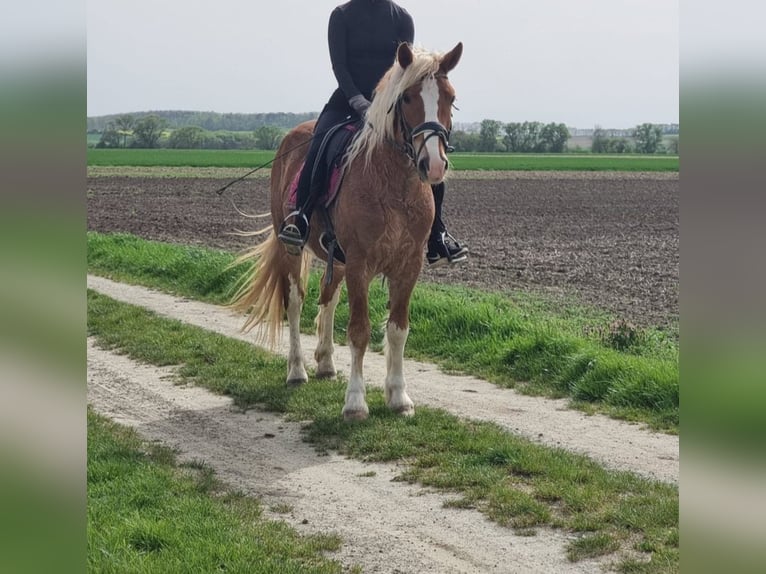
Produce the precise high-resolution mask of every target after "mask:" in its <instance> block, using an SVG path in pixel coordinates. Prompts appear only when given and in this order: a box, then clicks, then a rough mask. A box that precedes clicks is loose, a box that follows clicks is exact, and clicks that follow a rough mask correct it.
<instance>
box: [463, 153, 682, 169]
mask: <svg viewBox="0 0 766 574" xmlns="http://www.w3.org/2000/svg"><path fill="white" fill-rule="evenodd" d="M449 158H450V166H451V167H452V169H455V170H457V171H461V170H498V171H668V172H677V171H678V165H679V159H678V156H668V155H606V154H587V153H585V154H573V155H569V154H521V153H519V154H494V153H491V154H490V153H453V154H451V155H450V156H449Z"/></svg>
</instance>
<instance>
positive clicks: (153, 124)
mask: <svg viewBox="0 0 766 574" xmlns="http://www.w3.org/2000/svg"><path fill="white" fill-rule="evenodd" d="M163 114H165V117H163V116H161V115H159V114H154V113H152V114H148V115H143V116H134V115H132V114H121V115H115V116H102V118H88V122H89V126H90V125H91V121H92V120H93V121H94V122H95V120H97V119H103V118H109V119H108V121H106V123H105V124H104V126H103V129H102V130H96V129H95V128H94V129H93V130H90V131H91V132H93V131H96V132H97V133H100V135H101V137H100V139H99V141H98V143H97V144H96V147H99V148H127V147H135V148H158V147H166V148H175V149H263V150H274V149H277V147H279V144H280V142H281V141H282V138H283V137H284V135H285V134H286V133H287V131H288V130H289V129H291V128H293V127H295V126H296V125H298V124H299V123H301V122H303V121H306V120H308V119H313V118H314V117H316V114H216V113H214V112H163ZM234 116H237V117H238V118H239V120H238V121H234V119H233V118H234ZM251 116H252V117H251ZM169 118H170V119H169ZM194 118H197V119H201V120H207V121H206V122H202V123H205V124H206V125H208V126H211V125H212V126H215V127H217V126H220V125H228V126H230V127H233V128H241V127H242V126H243V125H255V124H254V123H253V122H255V123H259V122H265V121H268V119H269V118H272V119H275V118H278V119H279V123H282V124H287V125H276V124H271V123H261V125H258V126H256V127H254V128H253V129H230V130H224V129H216V130H212V129H209V128H206V127H205V126H203V125H179V124H180V123H184V122H187V121H191V120H192V119H194ZM243 118H246V120H247V121H246V122H245V124H243V123H241V120H243ZM256 118H257V119H256ZM228 120H231V122H229V121H228ZM275 121H276V120H275ZM94 125H95V123H94ZM607 133H608V132H607V131H606V130H603V129H602V128H600V127H599V126H596V128H595V130H594V132H593V136H592V138H591V146H590V151H591V152H592V153H614V154H620V153H640V154H659V153H670V154H678V136H673V137H671V138H664V137H663V136H664V134H663V128H662V126H660V125H657V124H650V123H644V124H641V125H638V126H636V127H635V128H634V129H633V130H631V132H630V137H613V136H608V135H607ZM570 137H571V135H570V132H569V129H568V128H567V127H566V125H564V124H562V123H555V122H552V123H549V124H543V123H542V122H510V123H503V122H500V121H497V120H491V119H485V120H483V121H482V122H481V125H480V129H479V131H478V132H468V131H462V130H454V131H453V132H452V133H451V134H450V144H451V145H452V146H453V147H454V149H455V151H458V152H506V153H563V152H566V151H568V148H567V142H568V140H569V139H570Z"/></svg>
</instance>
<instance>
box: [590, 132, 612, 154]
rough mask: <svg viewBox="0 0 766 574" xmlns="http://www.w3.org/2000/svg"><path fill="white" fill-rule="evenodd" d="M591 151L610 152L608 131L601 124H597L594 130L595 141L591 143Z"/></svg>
mask: <svg viewBox="0 0 766 574" xmlns="http://www.w3.org/2000/svg"><path fill="white" fill-rule="evenodd" d="M590 151H592V152H593V153H608V152H609V138H608V137H606V133H605V132H604V130H603V129H601V126H596V129H595V130H593V141H592V142H591V144H590Z"/></svg>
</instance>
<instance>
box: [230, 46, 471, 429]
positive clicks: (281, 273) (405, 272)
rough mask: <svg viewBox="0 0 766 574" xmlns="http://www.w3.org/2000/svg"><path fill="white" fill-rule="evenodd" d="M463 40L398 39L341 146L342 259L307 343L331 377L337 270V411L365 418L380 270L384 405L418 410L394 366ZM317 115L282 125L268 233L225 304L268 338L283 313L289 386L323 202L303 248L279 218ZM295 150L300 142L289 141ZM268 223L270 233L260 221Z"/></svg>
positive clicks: (325, 284)
mask: <svg viewBox="0 0 766 574" xmlns="http://www.w3.org/2000/svg"><path fill="white" fill-rule="evenodd" d="M462 51H463V45H462V43H459V44H458V45H457V46H455V48H453V49H452V50H451V51H450V52H448V53H446V54H438V53H434V52H426V51H424V50H420V49H413V48H412V47H410V46H409V45H407V44H401V45H400V46H399V48H398V50H397V53H396V60H395V62H394V63H393V66H392V67H391V69H390V70H389V71H388V72H387V73H386V74H385V75H384V77H383V78H382V80H381V81H380V83H379V84H378V86H377V88H376V91H375V97H374V99H373V101H372V105H371V106H370V108H369V110H368V111H367V117H366V120H367V121H366V123H365V125H364V127H363V128H362V129H361V130H360V131H359V132H358V133H357V134H356V136H355V139H354V140H353V142H352V143H351V146H350V148H349V150H348V152H347V154H346V157H345V160H344V164H343V168H344V172H343V173H344V175H343V180H342V184H341V188H340V191H339V193H338V196H337V199H336V200H335V202H334V203H333V204H332V205H331V206H330V208H329V215H330V216H331V217H332V220H333V222H334V228H335V234H336V237H337V241H338V244H339V245H340V247H341V248H342V250H343V252H344V254H345V259H346V261H345V264H340V263H337V262H334V263H333V267H332V273H331V274H330V277H329V278H328V277H327V271H325V276H324V277H323V279H322V283H321V293H320V299H319V312H318V315H317V319H316V325H317V336H318V339H319V342H318V344H317V348H316V350H315V351H314V358H315V360H316V362H317V369H316V376H317V377H334V376H335V364H334V362H333V351H334V348H333V328H334V316H335V307H336V306H337V304H338V297H339V294H340V284H341V282H342V281H343V279H344V278H345V280H346V286H347V289H348V303H349V312H350V318H349V323H348V331H347V334H348V345H349V348H350V350H351V373H350V376H349V380H348V386H347V389H346V400H345V405H344V407H343V413H342V414H343V416H344V418H345V419H346V420H354V419H357V420H362V419H365V418H367V415H368V412H369V411H368V408H367V402H366V400H365V385H364V378H363V360H364V353H365V351H366V349H367V345H368V344H369V342H370V318H369V310H368V296H369V285H370V283H371V281H372V280H373V279H374V278H375V277H376V276H377V275H383V276H384V277H385V278H386V279H387V281H388V295H389V301H388V303H389V316H388V320H387V323H386V332H385V353H386V366H387V374H386V380H385V398H386V404H387V405H388V407H389V408H391V409H392V410H393V411H395V412H397V413H401V414H403V415H411V414H413V413H414V405H413V403H412V400H410V397H409V396H407V392H406V390H405V381H404V376H403V372H402V362H403V358H404V344H405V342H406V340H407V335H408V333H409V305H410V297H411V295H412V291H413V289H414V288H415V283H416V281H417V279H418V275H419V274H420V271H421V269H422V266H423V254H424V251H425V245H426V241H427V239H428V236H429V232H430V229H431V224H432V222H433V219H434V199H433V194H432V192H431V185H432V184H438V183H440V182H441V181H442V180H443V179H444V176H445V174H446V172H447V168H448V162H447V156H446V152H447V148H448V145H449V144H448V141H447V138H448V134H449V131H450V129H451V127H452V120H451V116H452V114H451V112H452V104H453V102H454V100H455V92H454V90H453V88H452V85H451V84H450V82H449V80H448V78H447V74H448V72H450V71H451V70H452V69H453V68H454V67H455V66H456V65H457V63H458V61H459V60H460V56H461V55H462ZM313 127H314V122H306V123H303V124H301V125H299V126H297V127H296V128H295V129H293V130H292V131H290V133H288V134H287V135H286V136H285V138H284V140H283V141H282V143H281V145H280V148H279V150H278V152H277V156H276V157H277V159H276V160H275V161H274V165H273V167H272V171H271V217H272V225H273V228H271V233H270V235H269V237H268V238H267V239H266V240H265V241H264V242H262V243H261V244H259V245H258V246H256V247H255V248H254V249H252V250H251V251H249V252H248V253H246V254H244V255H243V256H242V257H240V259H239V261H250V262H253V266H252V271H251V272H250V274H249V275H248V276H247V278H245V279H244V282H243V284H242V287H241V289H240V290H239V292H238V293H237V295H235V298H234V301H233V303H232V307H233V308H234V309H235V310H238V311H241V312H245V313H247V314H248V317H247V320H246V322H245V325H244V329H245V330H249V329H250V328H252V327H253V326H255V325H260V326H261V327H265V328H266V330H265V331H262V334H264V335H267V338H268V340H269V342H270V343H271V345H272V347H273V346H274V344H275V341H276V339H277V337H278V335H279V331H280V329H281V327H282V321H283V319H284V313H285V311H287V320H288V325H289V339H290V350H289V355H288V374H287V383H288V384H290V385H295V384H300V383H303V382H306V381H307V380H308V376H307V374H306V368H305V365H304V360H303V351H302V349H301V342H300V331H299V328H300V315H301V309H302V306H303V299H304V295H305V287H306V278H307V274H308V268H309V264H310V263H311V260H312V257H319V258H320V259H323V260H325V261H326V259H327V255H326V253H325V252H324V250H323V249H322V247H321V245H320V243H319V237H320V235H321V232H322V231H323V228H324V224H323V216H322V215H321V213H318V212H320V211H321V210H320V209H317V210H316V211H317V213H315V214H314V216H313V218H312V221H311V233H310V236H309V241H308V243H307V247H306V248H305V249H304V250H303V254H302V256H300V255H299V256H295V255H290V254H288V253H287V251H286V250H285V248H284V246H283V245H282V244H281V243H280V242H279V240H278V239H277V235H276V234H277V231H278V229H279V226H280V224H281V223H282V221H283V219H284V218H285V216H286V215H287V214H288V213H290V211H291V210H290V206H289V205H288V202H289V198H288V194H289V189H290V184H291V182H292V181H293V179H294V178H295V175H296V173H297V171H298V170H299V169H300V167H301V163H302V162H303V159H304V155H305V149H306V146H301V145H300V144H301V143H302V142H307V141H308V140H309V139H310V138H311V137H312V130H313ZM296 148H297V149H296ZM264 231H268V230H264Z"/></svg>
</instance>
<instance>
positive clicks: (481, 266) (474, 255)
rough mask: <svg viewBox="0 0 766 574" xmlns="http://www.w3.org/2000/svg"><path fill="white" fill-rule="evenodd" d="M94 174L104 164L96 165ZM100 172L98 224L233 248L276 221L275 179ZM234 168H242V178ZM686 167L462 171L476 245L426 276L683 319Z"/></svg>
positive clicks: (653, 320)
mask: <svg viewBox="0 0 766 574" xmlns="http://www.w3.org/2000/svg"><path fill="white" fill-rule="evenodd" d="M93 173H95V172H93ZM93 173H91V174H90V175H91V176H90V177H89V178H88V194H87V197H88V199H87V213H88V229H89V230H95V231H101V232H113V231H125V232H130V233H134V234H136V235H138V236H141V237H145V238H148V239H158V240H162V241H170V242H175V243H182V244H193V245H204V246H208V247H215V248H222V249H228V250H239V249H242V248H245V247H249V246H250V245H249V241H248V240H246V239H243V238H242V237H238V236H236V235H233V234H232V232H233V231H234V230H236V229H243V230H254V229H259V228H261V227H263V226H264V225H266V224H268V222H269V219H268V218H266V219H262V220H250V219H246V218H244V217H242V216H241V215H240V214H239V213H237V211H236V210H235V209H234V207H233V206H232V203H231V201H230V199H231V200H233V201H234V203H236V205H237V206H238V207H239V208H240V209H242V210H243V211H245V212H248V213H262V212H264V211H267V210H268V206H269V202H268V179H266V178H255V179H251V180H247V181H246V182H244V183H240V184H237V185H235V186H233V187H232V188H230V189H229V190H228V191H227V192H226V193H224V194H223V196H219V195H217V194H216V193H215V190H216V189H218V188H219V187H220V186H221V185H222V184H223V183H226V180H225V179H221V177H222V176H221V175H218V176H217V177H216V176H213V177H211V178H194V177H189V178H170V177H146V176H137V177H126V176H114V175H100V176H98V177H96V176H94V175H93ZM234 177H236V176H232V179H233V178H234ZM678 209H679V181H678V176H677V174H669V175H666V174H614V173H610V174H598V173H596V174H583V173H572V174H567V173H536V174H535V173H531V174H530V173H527V174H519V173H517V174H514V173H494V174H487V173H457V174H455V175H454V177H453V178H452V179H451V181H450V182H449V184H448V190H447V198H446V200H445V207H444V215H445V220H446V221H447V223H448V226H449V229H450V231H451V232H452V234H453V235H454V236H455V237H457V238H458V239H459V240H460V241H461V242H464V243H465V244H466V245H467V246H468V247H469V249H470V252H471V255H470V257H469V260H468V261H467V262H466V263H465V264H463V265H461V266H457V267H454V268H450V269H441V270H428V269H426V270H424V273H423V280H425V281H433V282H440V283H447V282H449V283H452V284H455V283H458V284H463V285H467V286H473V287H480V288H483V289H489V290H496V291H507V290H517V289H522V290H532V291H540V292H544V293H548V294H553V295H556V296H558V295H563V296H575V297H577V298H579V299H580V300H581V301H582V302H584V303H586V304H589V305H593V306H595V307H598V308H601V309H605V310H608V311H611V312H613V313H614V314H616V315H618V316H619V317H621V318H624V319H627V320H630V321H633V322H635V323H637V324H640V325H658V326H664V327H668V326H672V325H674V324H675V323H676V321H677V319H678V309H679V306H678V267H679V246H678V233H679V231H678V229H679V227H678V226H679V211H678Z"/></svg>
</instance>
